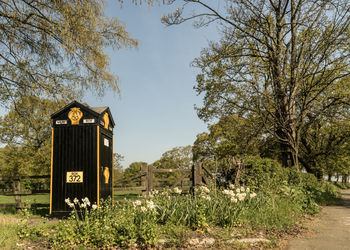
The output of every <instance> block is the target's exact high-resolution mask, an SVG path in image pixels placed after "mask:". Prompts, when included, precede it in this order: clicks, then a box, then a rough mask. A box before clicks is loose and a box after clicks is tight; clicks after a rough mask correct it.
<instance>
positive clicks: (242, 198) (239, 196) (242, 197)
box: [237, 193, 245, 201]
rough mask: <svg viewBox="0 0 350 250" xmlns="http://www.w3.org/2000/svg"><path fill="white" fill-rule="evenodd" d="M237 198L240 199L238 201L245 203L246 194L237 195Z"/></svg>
mask: <svg viewBox="0 0 350 250" xmlns="http://www.w3.org/2000/svg"><path fill="white" fill-rule="evenodd" d="M237 198H238V200H240V201H243V200H244V198H245V194H244V193H242V194H237Z"/></svg>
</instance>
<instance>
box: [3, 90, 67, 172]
mask: <svg viewBox="0 0 350 250" xmlns="http://www.w3.org/2000/svg"><path fill="white" fill-rule="evenodd" d="M65 104H66V102H65V101H64V100H61V101H52V100H48V99H40V98H39V97H34V96H30V97H28V96H27V97H22V98H21V99H20V101H19V102H17V103H16V104H13V105H11V107H10V111H9V113H8V114H6V115H4V116H3V117H0V142H1V143H2V144H5V145H6V147H5V148H4V149H3V150H2V154H1V157H0V158H1V162H2V164H1V165H0V171H1V172H2V173H4V172H5V173H6V174H7V175H17V174H20V175H25V174H48V173H49V169H50V151H51V126H50V124H51V118H50V114H52V113H54V112H55V111H57V109H59V108H60V107H63V106H64V105H65Z"/></svg>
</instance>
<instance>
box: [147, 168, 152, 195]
mask: <svg viewBox="0 0 350 250" xmlns="http://www.w3.org/2000/svg"><path fill="white" fill-rule="evenodd" d="M147 173H148V176H147V184H148V192H151V191H152V189H153V166H152V165H149V166H148V172H147Z"/></svg>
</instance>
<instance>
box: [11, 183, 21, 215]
mask: <svg viewBox="0 0 350 250" xmlns="http://www.w3.org/2000/svg"><path fill="white" fill-rule="evenodd" d="M20 191H21V182H20V180H19V179H18V178H17V179H14V181H13V192H14V194H15V196H14V197H15V208H16V213H20V212H21V209H22V202H21V195H20Z"/></svg>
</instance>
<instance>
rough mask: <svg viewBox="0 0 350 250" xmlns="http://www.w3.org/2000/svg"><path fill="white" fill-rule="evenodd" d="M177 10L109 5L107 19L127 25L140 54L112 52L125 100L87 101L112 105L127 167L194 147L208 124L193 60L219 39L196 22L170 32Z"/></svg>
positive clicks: (117, 149)
mask: <svg viewBox="0 0 350 250" xmlns="http://www.w3.org/2000/svg"><path fill="white" fill-rule="evenodd" d="M171 10H174V6H158V5H157V6H154V7H152V8H148V6H147V5H145V4H143V5H141V6H135V5H132V4H124V6H123V8H122V9H120V8H119V4H118V3H116V1H113V0H112V1H108V2H107V15H109V16H117V17H118V18H119V19H120V20H121V21H123V22H125V24H126V26H127V30H128V31H129V33H130V34H131V36H132V37H133V38H136V39H138V40H139V42H140V45H139V47H138V49H131V50H119V51H113V50H110V49H107V50H106V52H107V53H108V54H109V55H110V57H111V69H112V72H114V73H115V74H117V75H118V76H119V78H120V90H121V96H119V95H118V94H113V93H107V94H106V95H105V96H104V97H103V98H98V97H96V96H94V95H92V94H88V95H86V97H85V98H84V101H85V102H87V103H88V104H89V105H90V106H109V107H110V109H111V112H112V115H113V118H114V120H115V122H116V127H115V129H114V152H118V153H120V154H122V155H123V156H124V157H125V160H124V162H123V163H122V164H123V166H124V167H127V166H128V165H129V164H130V163H132V162H134V161H145V162H148V163H152V162H154V161H156V160H157V159H159V158H160V157H161V155H162V153H164V152H165V151H167V150H170V149H171V148H173V147H176V146H186V145H191V144H193V142H194V141H195V139H196V135H197V134H198V133H201V132H203V131H206V127H207V126H206V124H204V122H202V121H201V120H200V119H199V118H198V117H197V115H196V112H195V110H194V104H199V105H200V104H201V97H198V96H196V93H195V92H194V90H193V86H194V84H195V79H196V74H197V73H198V69H196V68H193V67H190V63H191V61H192V60H193V59H194V58H195V57H197V56H199V55H200V51H201V49H202V48H205V47H207V45H208V41H209V40H217V39H218V34H217V31H216V27H215V26H214V25H212V26H210V27H207V28H204V29H195V28H193V26H192V23H185V24H183V25H179V26H171V27H166V26H164V25H163V24H161V22H160V18H161V16H162V15H163V14H164V13H167V12H170V11H171Z"/></svg>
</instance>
